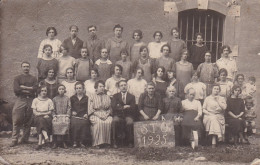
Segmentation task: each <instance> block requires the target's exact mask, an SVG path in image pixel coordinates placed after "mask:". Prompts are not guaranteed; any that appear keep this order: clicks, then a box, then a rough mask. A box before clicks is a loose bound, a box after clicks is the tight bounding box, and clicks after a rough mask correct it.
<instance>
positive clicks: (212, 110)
mask: <svg viewBox="0 0 260 165" xmlns="http://www.w3.org/2000/svg"><path fill="white" fill-rule="evenodd" d="M219 92H220V86H219V85H217V84H214V85H213V86H212V94H211V95H210V96H208V97H206V99H205V100H204V103H203V114H204V118H203V124H204V126H205V129H206V133H207V135H211V136H212V148H215V147H216V143H217V138H218V140H219V141H221V140H223V138H224V133H225V118H224V112H225V109H226V108H227V104H226V100H225V98H224V97H222V96H219Z"/></svg>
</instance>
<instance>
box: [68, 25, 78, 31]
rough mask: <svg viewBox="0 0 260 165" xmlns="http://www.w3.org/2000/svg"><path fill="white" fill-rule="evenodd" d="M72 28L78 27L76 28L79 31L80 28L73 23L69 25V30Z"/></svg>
mask: <svg viewBox="0 0 260 165" xmlns="http://www.w3.org/2000/svg"><path fill="white" fill-rule="evenodd" d="M72 28H76V30H77V31H79V28H78V26H77V25H71V26H70V27H69V30H70V31H71V29H72Z"/></svg>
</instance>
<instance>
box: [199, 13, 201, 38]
mask: <svg viewBox="0 0 260 165" xmlns="http://www.w3.org/2000/svg"><path fill="white" fill-rule="evenodd" d="M200 24H201V15H200V13H199V33H200Z"/></svg>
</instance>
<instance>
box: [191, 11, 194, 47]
mask: <svg viewBox="0 0 260 165" xmlns="http://www.w3.org/2000/svg"><path fill="white" fill-rule="evenodd" d="M194 19H195V18H194V14H193V17H192V36H191V44H192V45H193V38H194V26H195V25H194V24H195V23H194V21H195V20H194Z"/></svg>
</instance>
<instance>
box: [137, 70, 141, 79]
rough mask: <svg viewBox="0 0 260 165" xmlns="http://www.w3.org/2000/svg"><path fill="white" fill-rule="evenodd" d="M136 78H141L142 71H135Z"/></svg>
mask: <svg viewBox="0 0 260 165" xmlns="http://www.w3.org/2000/svg"><path fill="white" fill-rule="evenodd" d="M135 77H136V78H138V79H140V78H141V77H142V70H140V69H139V70H137V71H136V76H135Z"/></svg>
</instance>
